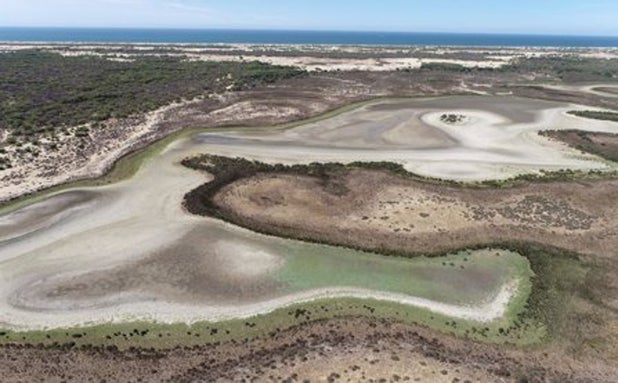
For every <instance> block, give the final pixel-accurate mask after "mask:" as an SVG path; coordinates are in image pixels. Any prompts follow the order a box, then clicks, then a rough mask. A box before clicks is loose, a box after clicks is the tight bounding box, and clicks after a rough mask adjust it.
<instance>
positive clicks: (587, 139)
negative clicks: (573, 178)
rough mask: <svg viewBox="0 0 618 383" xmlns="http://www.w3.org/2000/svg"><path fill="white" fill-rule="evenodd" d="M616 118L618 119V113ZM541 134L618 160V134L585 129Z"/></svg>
mask: <svg viewBox="0 0 618 383" xmlns="http://www.w3.org/2000/svg"><path fill="white" fill-rule="evenodd" d="M616 118H617V119H616V121H618V114H616ZM539 134H541V135H542V136H545V137H549V138H552V139H555V140H559V141H562V142H564V143H566V144H568V145H569V146H571V147H573V148H575V149H577V150H581V151H582V152H586V153H592V154H595V155H597V156H599V157H602V158H605V159H606V160H609V161H618V134H612V133H597V132H585V131H583V130H548V131H543V132H540V133H539Z"/></svg>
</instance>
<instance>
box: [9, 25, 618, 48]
mask: <svg viewBox="0 0 618 383" xmlns="http://www.w3.org/2000/svg"><path fill="white" fill-rule="evenodd" d="M0 41H4V42H65V43H66V42H86V43H184V44H215V43H219V44H226V43H227V44H235V43H238V44H241V43H246V44H342V45H420V46H432V45H436V46H439V45H442V46H445V45H446V46H484V47H618V36H616V37H603V36H549V35H506V34H469V33H461V34H459V33H408V32H327V31H281V30H276V31H275V30H272V31H268V30H222V29H120V28H105V29H103V28H13V27H0Z"/></svg>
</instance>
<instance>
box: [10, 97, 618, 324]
mask: <svg viewBox="0 0 618 383" xmlns="http://www.w3.org/2000/svg"><path fill="white" fill-rule="evenodd" d="M573 108H574V107H573V106H568V105H562V104H556V103H550V102H545V101H535V100H523V99H515V98H508V97H507V98H498V99H496V98H483V97H447V98H440V99H422V100H382V101H376V102H373V103H369V104H366V105H364V106H362V107H360V108H359V109H356V110H353V111H350V112H345V113H342V114H340V115H338V116H336V117H332V118H329V119H324V120H320V121H317V122H312V123H310V124H305V125H299V126H297V127H295V128H292V129H288V130H280V129H276V128H275V129H265V131H264V132H263V133H256V130H253V131H244V132H243V131H236V132H235V131H233V130H230V131H226V132H220V133H216V134H213V133H209V134H198V135H193V136H191V137H185V138H180V139H178V140H176V141H174V142H173V143H171V144H170V145H168V146H167V147H166V148H165V149H164V150H162V151H161V152H159V153H156V154H155V155H153V156H152V157H151V158H149V159H148V160H146V161H145V162H144V164H143V165H142V167H141V168H140V169H139V170H138V171H137V173H136V174H135V175H134V176H133V177H131V178H129V179H127V180H124V181H122V182H118V183H116V184H113V185H109V186H101V187H90V188H89V187H80V188H75V189H69V190H66V191H63V192H57V193H55V194H52V195H50V196H48V197H47V198H45V199H43V200H41V201H39V202H36V203H34V204H31V205H29V206H26V207H22V208H20V209H18V210H15V211H13V212H9V213H5V214H4V215H2V216H0V323H1V324H2V327H6V328H13V329H19V330H34V329H45V328H60V327H71V326H81V325H86V324H89V325H90V324H97V323H108V322H124V321H139V320H148V321H158V322H163V323H174V322H196V321H218V320H226V319H232V318H238V317H249V316H252V315H256V314H263V313H267V312H270V311H272V310H275V309H277V308H280V307H282V306H286V305H291V304H294V303H298V302H306V301H310V300H315V299H322V298H338V297H351V298H371V299H378V300H382V301H391V302H396V303H399V304H406V305H409V306H413V307H417V308H422V309H426V310H430V311H432V312H436V313H439V314H441V315H445V316H447V317H453V318H460V319H466V320H471V321H478V322H489V321H492V320H494V319H497V318H500V317H502V316H504V315H505V313H506V312H507V311H508V310H509V303H510V302H512V301H513V300H516V301H518V302H520V303H521V300H522V296H521V294H527V292H528V290H527V288H526V287H527V286H529V278H530V276H531V273H532V272H531V270H530V268H529V265H528V263H527V260H526V259H525V258H524V257H522V256H520V255H518V254H515V253H510V252H505V251H496V250H491V249H487V250H478V251H474V252H471V253H466V254H465V255H464V254H453V255H450V256H446V257H438V258H425V257H420V258H415V259H407V258H392V257H384V256H379V255H376V254H369V253H362V252H358V251H354V250H349V249H344V248H338V247H330V246H321V245H316V244H310V243H304V242H297V241H293V240H286V239H280V238H275V237H268V236H264V235H260V234H257V233H253V232H250V231H247V230H244V229H241V228H238V227H236V226H233V225H230V224H226V223H223V222H220V221H217V220H213V219H209V218H203V217H197V216H192V215H190V214H189V213H187V212H186V211H184V210H183V208H182V200H183V197H184V195H185V193H187V192H189V191H190V190H192V189H193V188H195V187H197V186H199V185H200V184H202V183H204V182H206V181H208V175H205V174H203V173H199V172H196V171H193V170H190V169H187V168H184V167H182V166H181V165H180V161H181V160H182V159H184V158H186V157H189V156H193V155H196V154H202V153H211V154H220V155H230V156H243V157H249V158H254V159H260V160H266V162H271V163H272V162H283V163H302V162H305V163H306V162H311V161H318V160H319V161H321V162H324V161H330V160H339V161H363V160H367V161H369V160H371V161H375V160H384V161H395V162H401V163H404V164H405V166H406V169H408V170H412V171H415V172H418V173H420V174H424V175H430V176H432V177H444V178H450V179H491V178H496V177H497V178H507V177H510V176H512V175H514V174H518V173H520V172H531V171H538V170H539V169H548V170H550V169H553V168H565V167H566V168H574V169H606V168H608V167H609V166H610V165H608V164H607V163H606V162H604V161H602V160H600V159H599V158H597V157H594V156H590V155H584V154H581V153H579V152H577V151H574V150H572V149H570V148H568V147H567V146H566V145H561V144H557V143H555V142H552V141H549V140H548V139H545V138H543V137H539V136H537V134H536V132H537V131H538V130H540V129H541V128H543V129H552V128H564V129H567V128H569V129H573V128H574V127H578V128H581V129H585V130H594V131H606V132H607V131H609V132H615V131H616V127H615V126H614V125H612V124H611V123H608V122H603V121H598V122H597V121H590V120H583V119H580V118H577V117H574V116H569V115H567V114H566V111H567V110H572V109H573ZM444 113H456V114H460V115H464V116H465V117H466V118H465V119H464V120H463V122H462V123H458V124H448V123H445V122H444V121H441V119H440V116H441V115H442V114H444ZM496 254H497V255H496ZM464 259H465V260H464ZM524 298H525V297H524Z"/></svg>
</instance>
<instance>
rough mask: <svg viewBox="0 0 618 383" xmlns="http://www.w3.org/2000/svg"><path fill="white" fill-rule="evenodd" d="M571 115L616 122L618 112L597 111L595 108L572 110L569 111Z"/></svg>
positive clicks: (617, 120)
mask: <svg viewBox="0 0 618 383" xmlns="http://www.w3.org/2000/svg"><path fill="white" fill-rule="evenodd" d="M569 114H572V115H573V116H578V117H584V118H591V119H594V120H604V121H615V122H618V113H616V112H599V111H596V110H574V111H571V112H569Z"/></svg>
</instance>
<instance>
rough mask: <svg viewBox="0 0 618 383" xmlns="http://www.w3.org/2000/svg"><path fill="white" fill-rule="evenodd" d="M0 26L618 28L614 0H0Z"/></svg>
mask: <svg viewBox="0 0 618 383" xmlns="http://www.w3.org/2000/svg"><path fill="white" fill-rule="evenodd" d="M0 26H75V27H136V28H142V27H154V28H242V29H316V30H376V31H418V32H471V33H474V32H481V33H531V34H581V35H607V36H618V0H381V1H378V0H372V1H370V0H225V1H224V0H0Z"/></svg>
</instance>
